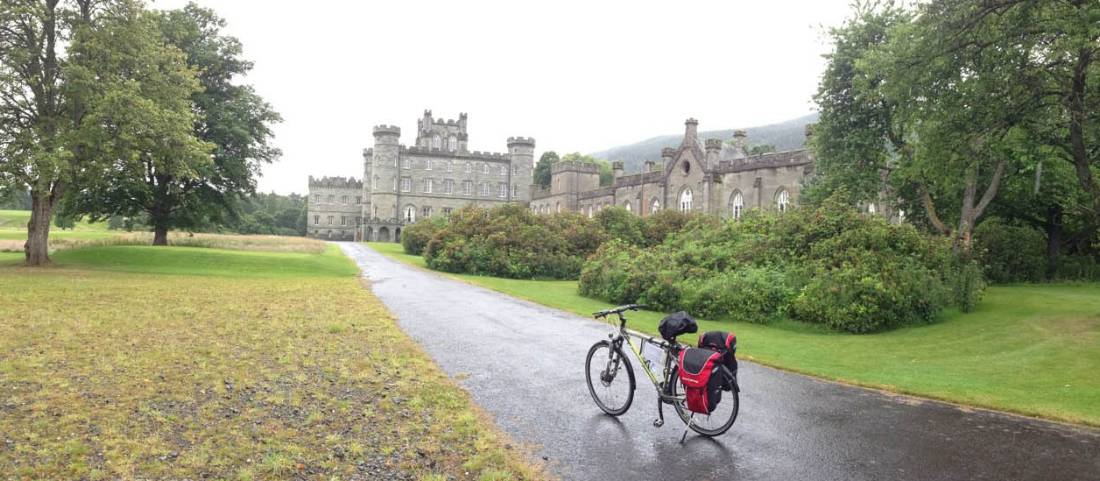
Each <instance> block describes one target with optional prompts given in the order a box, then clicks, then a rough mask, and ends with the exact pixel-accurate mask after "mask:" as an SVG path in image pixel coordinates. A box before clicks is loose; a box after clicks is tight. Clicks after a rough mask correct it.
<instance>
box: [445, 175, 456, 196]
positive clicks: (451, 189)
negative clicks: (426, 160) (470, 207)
mask: <svg viewBox="0 0 1100 481" xmlns="http://www.w3.org/2000/svg"><path fill="white" fill-rule="evenodd" d="M443 193H444V194H453V193H455V181H453V180H451V179H445V180H444V181H443Z"/></svg>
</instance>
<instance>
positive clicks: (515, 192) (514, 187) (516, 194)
mask: <svg viewBox="0 0 1100 481" xmlns="http://www.w3.org/2000/svg"><path fill="white" fill-rule="evenodd" d="M516 197H519V186H518V185H515V184H512V198H513V199H514V198H516Z"/></svg>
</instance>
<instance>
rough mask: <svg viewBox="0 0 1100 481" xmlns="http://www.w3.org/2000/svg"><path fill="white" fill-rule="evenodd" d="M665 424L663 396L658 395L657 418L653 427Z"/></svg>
mask: <svg viewBox="0 0 1100 481" xmlns="http://www.w3.org/2000/svg"><path fill="white" fill-rule="evenodd" d="M664 425H665V410H664V403H663V402H661V396H660V395H658V396H657V419H654V420H653V427H655V428H659V427H661V426H664Z"/></svg>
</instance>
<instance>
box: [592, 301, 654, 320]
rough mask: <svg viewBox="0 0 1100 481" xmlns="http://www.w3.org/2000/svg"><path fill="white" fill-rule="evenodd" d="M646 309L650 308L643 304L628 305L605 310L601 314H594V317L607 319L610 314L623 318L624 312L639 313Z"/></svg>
mask: <svg viewBox="0 0 1100 481" xmlns="http://www.w3.org/2000/svg"><path fill="white" fill-rule="evenodd" d="M646 307H648V306H646V305H643V304H626V305H624V306H619V307H612V308H611V309H604V310H602V311H599V312H594V313H592V316H593V317H596V318H600V317H607V315H609V314H619V315H620V317H622V313H623V312H624V311H637V310H638V309H645V308H646Z"/></svg>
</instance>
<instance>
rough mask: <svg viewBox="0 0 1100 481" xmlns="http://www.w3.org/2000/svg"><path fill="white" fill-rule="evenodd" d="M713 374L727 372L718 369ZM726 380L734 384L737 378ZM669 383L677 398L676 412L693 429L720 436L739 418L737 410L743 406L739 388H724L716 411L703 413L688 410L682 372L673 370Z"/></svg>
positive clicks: (708, 434) (723, 374)
mask: <svg viewBox="0 0 1100 481" xmlns="http://www.w3.org/2000/svg"><path fill="white" fill-rule="evenodd" d="M713 375H714V376H725V375H726V373H725V372H722V371H718V372H715V373H714V374H713ZM726 382H727V385H728V386H733V385H734V383H735V382H736V379H732V376H730V377H729V378H728V379H727V380H726ZM669 383H670V384H671V386H672V395H673V397H675V398H676V401H674V402H673V403H672V405H673V406H674V407H675V408H676V414H679V415H680V419H681V420H683V421H684V424H687V426H688V427H689V428H691V430H692V431H695V432H697V433H699V434H702V435H703V436H707V437H713V436H718V435H721V434H722V433H725V432H726V431H728V430H729V428H730V427H731V426H733V422H734V421H736V420H737V411H738V410H739V409H740V408H741V403H740V401H741V400H740V399H739V396H738V395H737V389H730V390H729V391H725V390H723V391H722V399H721V401H719V402H718V405H717V406H715V408H714V411H711V412H710V413H707V414H702V413H696V412H692V411H690V410H688V407H687V401H686V400H685V399H686V398H685V397H684V385H683V383H681V382H680V374H679V372H678V371H677V370H675V369H674V370H673V371H672V375H671V376H669Z"/></svg>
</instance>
